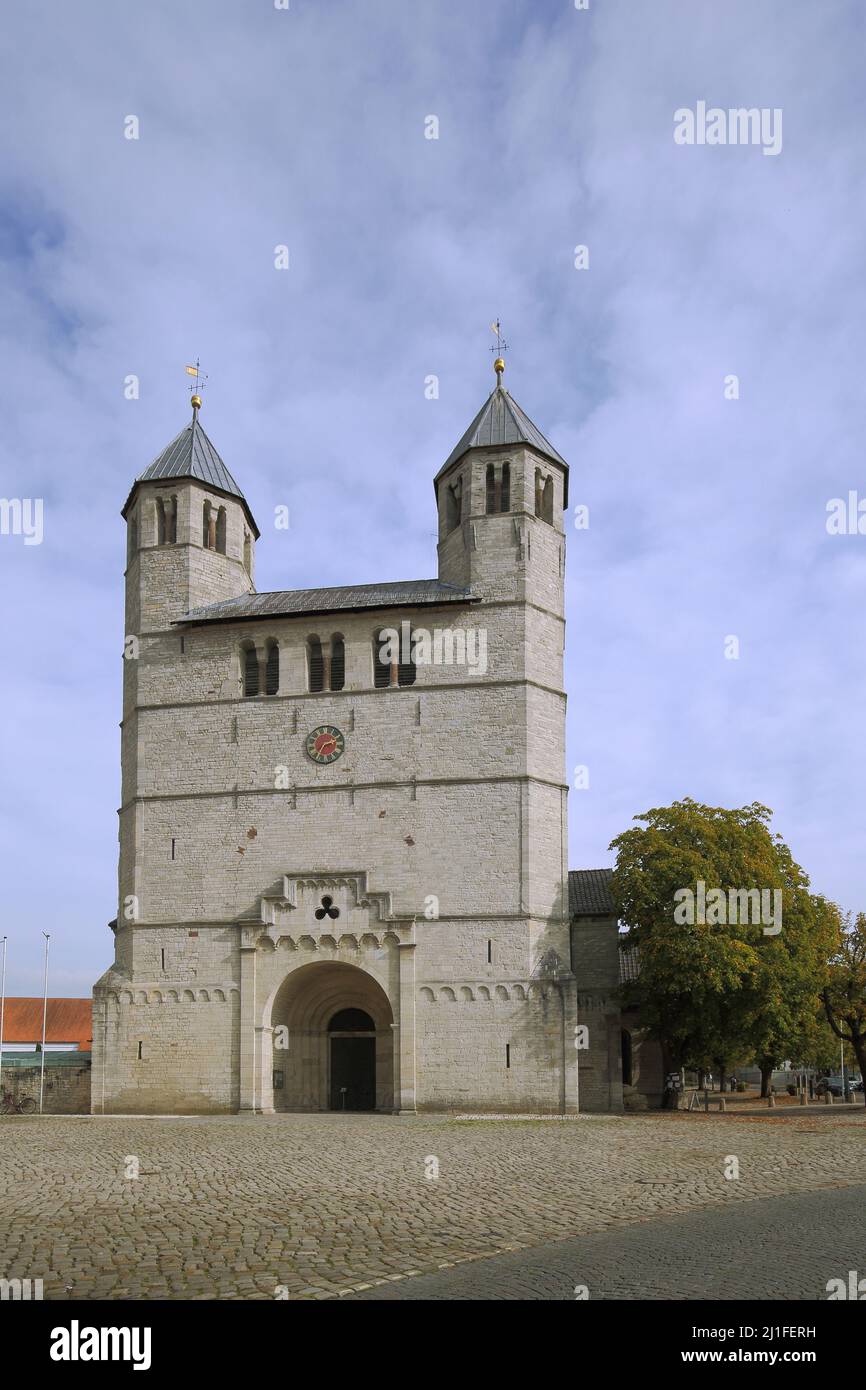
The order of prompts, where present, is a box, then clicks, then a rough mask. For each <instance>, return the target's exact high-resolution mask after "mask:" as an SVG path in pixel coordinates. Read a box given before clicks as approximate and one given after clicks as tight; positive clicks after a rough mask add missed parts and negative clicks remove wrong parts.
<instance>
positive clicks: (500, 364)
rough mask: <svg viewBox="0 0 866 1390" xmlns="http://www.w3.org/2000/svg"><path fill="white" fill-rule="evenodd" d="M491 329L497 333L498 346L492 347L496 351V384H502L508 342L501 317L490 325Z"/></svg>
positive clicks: (494, 364)
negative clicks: (503, 331)
mask: <svg viewBox="0 0 866 1390" xmlns="http://www.w3.org/2000/svg"><path fill="white" fill-rule="evenodd" d="M490 328H491V331H492V332H493V333H495V334H496V347H492V348H491V349H490V351H491V352H495V353H496V361H495V362H494V363H493V370H494V372H495V373H496V385H497V386H501V385H502V373H503V372H504V371H505V358H504V357H503V356H502V354H503V353H504V352H505V351H506V350H507V348H508V344H507V343H506V341H505V339H504V338H503V336H502V325H501V324H500V322H499V319H497V320H496V322H495V323H491V325H490Z"/></svg>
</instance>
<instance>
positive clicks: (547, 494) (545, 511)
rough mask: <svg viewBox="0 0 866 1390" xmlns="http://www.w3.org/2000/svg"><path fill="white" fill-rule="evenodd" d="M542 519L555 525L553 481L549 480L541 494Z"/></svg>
mask: <svg viewBox="0 0 866 1390" xmlns="http://www.w3.org/2000/svg"><path fill="white" fill-rule="evenodd" d="M541 519H542V521H549V522H550V524H551V526H552V525H553V479H552V478H548V479H547V480H546V482H545V484H544V491H543V492H542V494H541Z"/></svg>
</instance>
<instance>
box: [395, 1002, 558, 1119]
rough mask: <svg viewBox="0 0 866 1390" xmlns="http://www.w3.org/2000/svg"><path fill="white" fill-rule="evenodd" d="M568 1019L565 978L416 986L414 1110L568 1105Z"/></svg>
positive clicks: (549, 1110)
mask: <svg viewBox="0 0 866 1390" xmlns="http://www.w3.org/2000/svg"><path fill="white" fill-rule="evenodd" d="M464 978H465V976H464ZM572 1020H573V1003H572V1002H571V999H570V990H569V986H568V982H562V983H561V984H559V985H556V984H554V983H552V982H547V981H545V982H543V983H539V982H537V981H529V980H524V981H523V982H522V983H521V982H517V981H514V980H513V979H507V981H506V982H500V983H496V984H495V983H493V980H492V979H491V980H490V982H489V983H482V982H479V981H478V979H477V978H474V979H472V980H471V983H466V984H462V985H457V984H456V983H455V984H454V985H443V984H435V985H429V984H428V985H425V984H422V985H421V986H420V989H419V995H418V1008H417V1027H418V1092H417V1104H418V1109H419V1110H458V1111H459V1110H465V1111H468V1112H471V1111H481V1112H483V1111H491V1112H494V1113H495V1112H500V1111H501V1112H503V1113H508V1112H518V1111H527V1110H528V1111H536V1112H538V1113H540V1114H541V1113H550V1114H555V1113H559V1112H561V1111H562V1110H563V1109H565V1110H573V1109H574V1104H575V1098H576V1092H575V1088H574V1080H573V1057H574V1052H573V1047H572V1043H573V1023H572ZM570 1049H571V1050H570ZM563 1062H564V1065H563Z"/></svg>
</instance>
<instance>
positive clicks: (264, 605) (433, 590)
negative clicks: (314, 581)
mask: <svg viewBox="0 0 866 1390" xmlns="http://www.w3.org/2000/svg"><path fill="white" fill-rule="evenodd" d="M471 601H472V593H471V591H470V590H469V589H461V588H458V587H457V586H456V585H455V584H443V583H442V582H441V580H439V579H400V580H396V581H395V582H394V583H392V584H352V585H349V586H348V587H346V588H337V589H280V590H277V591H276V592H274V593H268V594H242V595H241V596H240V597H239V598H230V599H224V600H223V602H222V603H211V604H208V606H207V607H206V608H193V609H191V610H190V612H189V613H187V614H186V615H185V616H184V617H183V618H181V619H180V621H181V622H184V623H231V622H242V621H245V620H247V621H248V620H250V619H253V618H280V617H285V618H291V617H295V616H296V615H301V614H307V615H308V616H309V615H312V614H314V613H315V614H318V613H338V612H341V611H343V612H349V611H352V610H355V611H358V610H363V609H365V608H415V607H418V606H420V605H422V604H440V605H441V604H443V603H469V602H471Z"/></svg>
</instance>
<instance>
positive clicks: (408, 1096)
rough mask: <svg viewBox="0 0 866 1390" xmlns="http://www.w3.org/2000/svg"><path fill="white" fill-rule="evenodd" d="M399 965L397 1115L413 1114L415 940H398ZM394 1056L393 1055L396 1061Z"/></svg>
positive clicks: (396, 1069)
mask: <svg viewBox="0 0 866 1390" xmlns="http://www.w3.org/2000/svg"><path fill="white" fill-rule="evenodd" d="M397 950H398V952H399V957H398V959H399V967H400V1026H399V1028H397V1029H396V1030H395V1034H394V1043H395V1052H399V1068H397V1067H395V1072H397V1071H399V1088H400V1089H399V1092H398V1091H397V1085H398V1080H397V1076H395V1078H394V1087H395V1094H394V1109H395V1110H396V1111H397V1113H398V1114H399V1115H407V1114H408V1115H414V1114H415V943H414V941H405V942H403V941H401V942H400V945H399V946H398V947H397ZM396 1060H397V1058H396V1057H395V1061H396Z"/></svg>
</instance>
